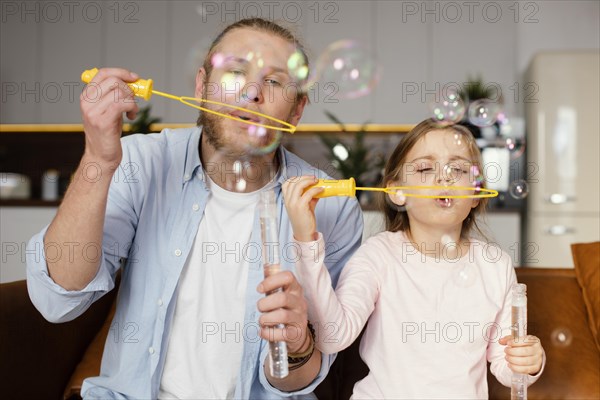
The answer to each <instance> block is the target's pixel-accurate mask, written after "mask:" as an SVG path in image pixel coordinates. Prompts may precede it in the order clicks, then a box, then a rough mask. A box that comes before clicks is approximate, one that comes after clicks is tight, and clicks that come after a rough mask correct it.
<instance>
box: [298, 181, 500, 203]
mask: <svg viewBox="0 0 600 400" xmlns="http://www.w3.org/2000/svg"><path fill="white" fill-rule="evenodd" d="M312 187H322V188H323V189H324V190H323V191H322V192H321V193H319V194H317V195H316V196H315V197H316V198H323V197H332V196H349V197H354V196H355V195H356V191H357V190H363V191H369V192H384V193H387V194H392V195H395V194H398V191H403V190H427V189H430V190H431V189H433V190H447V191H461V190H468V191H476V192H478V193H474V194H460V195H458V194H450V195H433V194H418V193H404V192H402V196H404V197H415V198H420V199H482V198H486V197H496V196H498V191H497V190H493V189H484V188H474V187H468V186H390V187H386V188H378V187H357V186H356V182H355V181H354V178H350V179H319V180H318V181H317V183H316V184H314V185H312V186H310V187H309V188H308V189H310V188H312ZM308 189H307V190H308Z"/></svg>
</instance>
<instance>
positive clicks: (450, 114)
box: [429, 92, 465, 127]
mask: <svg viewBox="0 0 600 400" xmlns="http://www.w3.org/2000/svg"><path fill="white" fill-rule="evenodd" d="M429 109H430V111H431V114H432V117H431V118H432V120H433V121H434V122H435V123H436V124H437V125H438V126H440V127H444V126H448V125H453V124H456V123H458V122H460V121H461V120H462V118H463V117H464V115H465V103H464V101H463V100H462V99H461V97H460V96H459V95H458V93H456V92H447V93H438V94H437V95H436V96H435V98H434V100H433V101H432V102H430V103H429Z"/></svg>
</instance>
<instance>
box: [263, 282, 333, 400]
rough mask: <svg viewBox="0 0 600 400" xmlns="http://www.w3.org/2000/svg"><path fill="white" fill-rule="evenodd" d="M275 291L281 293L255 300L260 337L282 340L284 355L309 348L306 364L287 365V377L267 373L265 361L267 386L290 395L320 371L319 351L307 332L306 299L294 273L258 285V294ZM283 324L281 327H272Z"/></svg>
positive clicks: (308, 383)
mask: <svg viewBox="0 0 600 400" xmlns="http://www.w3.org/2000/svg"><path fill="white" fill-rule="evenodd" d="M278 288H283V291H281V292H278V293H272V294H270V295H268V296H266V297H264V298H262V299H260V300H259V301H258V304H257V306H258V310H259V311H261V312H262V313H263V314H262V315H261V317H260V319H259V323H260V325H261V331H260V336H261V337H262V338H263V339H266V340H269V341H275V342H278V341H285V342H286V343H287V347H288V354H303V353H306V352H307V351H308V350H310V349H311V348H312V349H313V351H312V353H311V354H310V358H308V361H306V363H304V364H302V363H298V364H289V375H288V376H287V377H285V378H283V379H280V378H275V377H273V376H272V375H271V374H270V365H269V363H270V361H269V359H268V358H267V361H266V362H265V364H264V365H265V367H264V368H265V376H266V378H267V380H268V381H269V383H270V384H271V385H272V386H273V387H275V388H277V389H279V390H281V391H284V392H294V391H298V390H301V389H304V388H305V387H307V386H308V385H310V384H311V382H313V381H314V380H315V378H316V377H317V375H318V374H319V371H320V370H321V361H322V360H321V352H320V351H318V350H317V349H316V348H315V346H314V345H315V343H314V341H313V338H312V336H311V334H310V332H309V330H308V321H307V309H308V306H307V304H306V299H305V298H304V294H303V290H302V287H301V286H300V284H299V283H298V281H297V280H296V277H295V276H294V274H293V273H292V272H290V271H283V272H279V273H277V274H274V275H272V276H269V277H268V278H265V280H264V281H262V282H261V283H260V285H259V286H258V291H259V292H260V293H269V292H271V291H273V290H276V289H278ZM278 324H284V325H285V326H286V327H285V328H275V326H276V325H278Z"/></svg>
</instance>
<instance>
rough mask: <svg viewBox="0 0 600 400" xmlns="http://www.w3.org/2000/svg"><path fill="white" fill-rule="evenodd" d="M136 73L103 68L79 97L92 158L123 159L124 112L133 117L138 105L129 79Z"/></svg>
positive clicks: (88, 151) (116, 160)
mask: <svg viewBox="0 0 600 400" xmlns="http://www.w3.org/2000/svg"><path fill="white" fill-rule="evenodd" d="M138 78H139V77H138V76H137V74H135V73H133V72H130V71H127V70H125V69H121V68H102V69H100V70H99V71H98V73H97V74H96V76H94V78H93V79H92V80H91V82H90V83H89V84H88V85H87V86H86V87H85V89H84V90H83V92H82V93H81V96H80V107H81V115H82V118H83V130H84V132H85V142H86V143H85V153H86V155H88V157H89V158H91V159H93V160H95V161H98V162H103V163H107V164H115V163H116V164H118V163H120V162H121V158H122V149H121V141H120V139H121V133H122V131H123V113H127V117H128V118H129V119H134V118H135V116H136V114H137V112H138V106H137V103H136V102H135V100H134V98H133V96H134V95H133V92H132V91H131V89H130V88H129V87H128V86H127V84H126V82H134V81H136V80H137V79H138Z"/></svg>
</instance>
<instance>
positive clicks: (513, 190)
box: [508, 179, 529, 200]
mask: <svg viewBox="0 0 600 400" xmlns="http://www.w3.org/2000/svg"><path fill="white" fill-rule="evenodd" d="M508 192H509V193H510V195H511V196H512V197H513V198H515V199H518V200H521V199H524V198H525V197H527V195H528V194H529V185H528V184H527V182H526V181H524V180H523V179H520V180H517V181H514V182H512V183H511V184H510V187H509V188H508Z"/></svg>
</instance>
